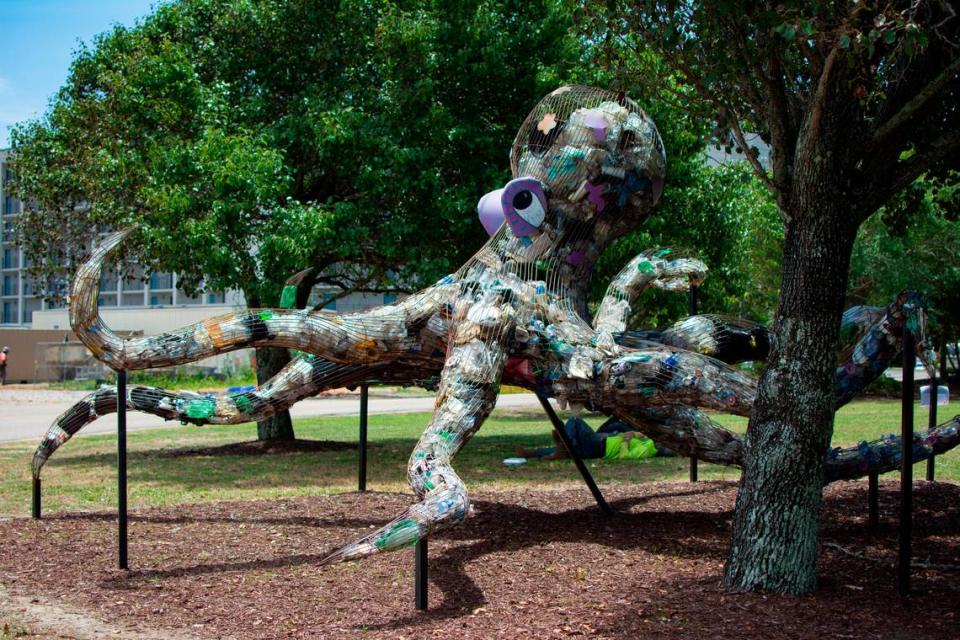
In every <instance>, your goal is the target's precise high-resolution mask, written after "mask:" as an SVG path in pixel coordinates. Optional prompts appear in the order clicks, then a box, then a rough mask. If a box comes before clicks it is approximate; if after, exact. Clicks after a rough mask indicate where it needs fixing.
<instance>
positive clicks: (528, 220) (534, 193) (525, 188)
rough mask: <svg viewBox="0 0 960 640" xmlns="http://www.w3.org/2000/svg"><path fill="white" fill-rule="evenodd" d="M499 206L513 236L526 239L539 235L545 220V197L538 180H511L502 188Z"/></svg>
mask: <svg viewBox="0 0 960 640" xmlns="http://www.w3.org/2000/svg"><path fill="white" fill-rule="evenodd" d="M500 204H501V205H502V207H503V214H504V217H505V218H506V219H507V224H508V225H510V230H511V231H512V232H513V235H515V236H517V237H518V238H526V237H529V236H532V235H534V234H536V233H539V231H540V228H541V227H542V226H543V221H544V219H545V218H546V213H547V196H546V194H545V193H544V191H543V186H542V185H541V184H540V182H539V181H538V180H536V179H534V178H517V179H516V180H511V181H510V182H508V183H507V186H505V187H504V188H503V194H502V195H501V196H500Z"/></svg>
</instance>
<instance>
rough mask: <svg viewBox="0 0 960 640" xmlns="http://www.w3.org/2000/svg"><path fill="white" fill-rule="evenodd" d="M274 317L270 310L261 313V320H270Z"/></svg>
mask: <svg viewBox="0 0 960 640" xmlns="http://www.w3.org/2000/svg"><path fill="white" fill-rule="evenodd" d="M272 317H273V311H270V309H264V310H263V311H261V312H260V319H261V320H269V319H270V318H272Z"/></svg>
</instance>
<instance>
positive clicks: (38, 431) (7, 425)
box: [0, 387, 539, 442]
mask: <svg viewBox="0 0 960 640" xmlns="http://www.w3.org/2000/svg"><path fill="white" fill-rule="evenodd" d="M85 395H87V392H84V391H50V390H46V389H18V388H17V387H5V388H4V389H3V390H0V416H2V418H0V442H10V441H14V440H37V441H38V442H39V441H40V438H42V437H43V434H44V433H46V431H47V428H49V426H50V425H51V424H52V423H53V421H54V420H55V419H56V418H57V416H59V415H60V414H61V413H62V412H63V411H65V410H66V409H67V408H69V407H70V406H71V405H72V404H73V403H74V402H76V401H77V400H79V399H81V398H83V397H84V396H85ZM536 406H539V403H538V402H537V398H536V396H534V395H533V394H531V393H518V394H508V395H502V396H500V399H499V401H498V402H497V407H501V408H525V407H536ZM432 409H433V396H409V397H407V396H401V397H396V396H394V397H377V396H376V394H375V392H373V391H372V392H371V395H370V413H371V414H378V413H411V412H415V411H431V410H432ZM359 412H360V397H359V395H345V396H334V397H327V398H308V399H306V400H303V401H301V402H298V403H297V404H295V405H294V406H293V407H292V409H291V410H290V413H291V414H292V415H293V417H294V418H305V417H314V416H351V415H358V414H359ZM179 426H180V423H179V422H176V421H174V420H163V419H162V418H158V417H156V416H151V415H148V414H145V413H139V412H136V411H131V412H129V413H128V414H127V429H128V430H130V431H136V430H139V429H156V428H163V427H179ZM116 429H117V421H116V418H115V417H114V416H105V417H103V418H101V419H99V420H97V421H96V422H93V423H91V424H89V425H87V426H85V427H84V428H83V430H82V431H81V432H80V435H89V434H94V433H113V432H115V431H116Z"/></svg>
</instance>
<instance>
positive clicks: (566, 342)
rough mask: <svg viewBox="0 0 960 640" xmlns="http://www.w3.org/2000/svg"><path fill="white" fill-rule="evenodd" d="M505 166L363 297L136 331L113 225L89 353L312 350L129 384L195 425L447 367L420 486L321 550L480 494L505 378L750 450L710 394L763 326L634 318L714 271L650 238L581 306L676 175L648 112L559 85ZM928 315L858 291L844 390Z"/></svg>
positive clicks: (836, 457) (712, 450)
mask: <svg viewBox="0 0 960 640" xmlns="http://www.w3.org/2000/svg"><path fill="white" fill-rule="evenodd" d="M511 168H512V171H513V175H514V176H515V177H514V179H513V180H511V181H510V182H509V183H507V185H506V186H505V187H504V188H503V189H498V190H496V191H493V192H491V193H489V194H487V195H486V196H484V197H483V199H482V200H481V201H480V204H479V205H478V213H479V215H480V219H481V222H482V223H483V225H484V227H485V228H486V229H487V230H488V232H489V233H490V234H491V237H490V239H489V240H488V241H487V242H486V243H485V244H484V245H483V247H482V248H481V249H480V250H479V251H478V252H477V253H476V254H475V255H474V256H473V257H472V258H471V259H470V260H469V261H468V262H467V263H466V264H465V265H464V266H463V267H462V268H461V269H460V270H459V271H457V272H456V273H455V274H452V275H450V276H447V277H445V278H443V279H441V280H440V281H439V282H437V283H436V284H434V285H433V286H431V287H428V288H426V289H424V290H422V291H420V292H418V293H416V294H414V295H412V296H409V297H408V298H406V299H404V300H402V301H400V302H397V303H396V304H391V305H386V306H382V307H378V308H375V309H373V310H370V311H366V312H362V313H352V314H336V313H334V312H329V311H306V310H294V309H259V310H244V311H240V312H237V313H233V314H228V315H224V316H220V317H216V318H211V319H208V320H205V321H203V322H201V323H198V324H195V325H191V326H188V327H185V328H182V329H180V330H177V331H174V332H170V333H165V334H162V335H157V336H150V337H136V338H126V339H124V338H122V337H120V336H118V335H117V334H116V333H114V332H113V331H112V330H111V329H110V328H109V327H107V326H106V325H105V324H104V323H103V321H102V320H101V318H100V316H99V313H98V310H97V297H98V288H99V281H100V273H101V269H102V266H103V263H104V261H105V259H106V257H107V255H108V254H109V252H110V251H111V250H112V249H114V248H115V247H116V246H117V245H118V244H119V243H120V242H121V241H122V239H123V238H124V237H126V235H127V234H129V233H130V232H131V230H126V231H123V232H120V233H117V234H115V235H113V236H111V237H110V238H108V239H107V240H106V241H104V242H103V244H102V245H101V246H100V247H99V248H98V249H97V251H95V252H94V254H93V256H92V257H91V258H90V260H89V261H88V262H87V263H86V264H85V265H83V266H82V267H81V268H80V269H79V271H78V272H77V275H76V277H75V280H74V284H73V291H72V294H71V300H70V316H71V324H72V326H73V328H74V331H75V332H76V334H77V335H78V336H79V338H80V339H81V340H82V341H83V343H84V344H85V345H86V346H87V347H88V348H89V349H90V350H91V351H92V352H93V353H94V355H96V356H97V357H98V358H99V359H100V360H102V361H103V362H105V363H106V364H108V365H109V366H111V367H113V368H114V369H117V370H119V369H127V370H135V369H147V368H154V367H162V366H169V365H175V364H182V363H187V362H192V361H196V360H199V359H201V358H205V357H208V356H211V355H215V354H219V353H224V352H227V351H232V350H236V349H242V348H250V347H266V346H272V347H286V348H289V349H296V350H299V351H300V352H301V353H299V354H298V355H297V356H296V357H295V358H294V359H293V361H292V362H291V363H290V364H289V365H288V366H287V367H286V368H285V369H284V370H283V371H281V372H280V373H279V374H278V375H277V376H275V377H274V378H273V379H272V380H270V381H268V382H267V383H265V384H264V385H262V386H260V387H258V388H257V389H255V390H253V391H248V392H243V393H237V394H227V395H220V396H210V395H198V394H191V393H187V392H179V393H171V392H167V391H164V390H162V389H156V388H150V387H141V386H134V387H132V388H130V389H129V391H128V395H127V398H126V402H127V406H128V407H129V408H132V409H137V410H140V411H146V412H150V413H153V414H156V415H160V416H163V417H165V418H168V419H178V420H181V421H183V422H192V423H196V424H209V423H216V424H224V423H236V422H246V421H251V420H257V419H262V418H264V417H267V416H269V415H272V414H273V413H275V412H277V411H280V410H283V409H285V408H287V407H289V406H290V405H291V404H293V403H295V402H297V401H298V400H300V399H302V398H305V397H308V396H312V395H315V394H316V393H318V392H319V391H321V390H323V389H327V388H332V387H339V386H349V385H356V384H360V383H362V382H364V381H369V380H374V379H375V380H388V381H399V382H409V383H422V381H424V380H435V381H436V380H437V377H439V379H438V382H437V395H436V404H435V409H434V412H433V417H432V419H431V421H430V423H429V424H428V425H427V427H426V429H425V431H424V432H423V434H422V436H421V438H420V440H419V442H418V443H417V445H416V447H415V448H414V450H413V453H412V455H411V457H410V460H409V464H408V470H407V475H408V479H409V482H410V485H411V487H412V488H413V492H414V495H415V497H416V501H415V503H414V504H412V505H411V506H410V507H409V508H408V509H406V510H405V511H404V512H403V513H401V514H399V515H398V516H397V517H396V518H395V519H393V520H392V521H390V522H389V523H387V524H385V525H384V526H383V527H381V528H380V529H378V530H377V531H375V532H374V533H372V534H370V535H368V536H365V537H364V538H362V539H360V540H357V541H355V542H353V543H351V544H348V545H346V546H344V547H342V548H340V549H339V550H337V551H334V552H333V553H331V554H330V555H329V556H328V557H327V558H326V560H325V562H326V563H335V562H342V561H346V560H353V559H357V558H361V557H364V556H369V555H372V554H375V553H379V552H382V551H390V550H393V549H397V548H401V547H405V546H409V545H411V544H414V543H415V542H416V541H417V540H419V539H421V538H424V537H426V536H428V535H430V534H431V533H433V532H436V531H439V530H441V529H443V528H446V527H449V526H452V525H455V524H458V523H460V522H462V521H463V520H464V519H466V518H467V516H468V515H469V514H470V511H471V507H470V500H469V497H468V494H467V489H466V486H465V484H464V482H463V480H462V479H461V478H460V477H459V476H458V475H457V473H456V471H455V470H454V467H453V459H454V457H455V456H456V454H457V453H458V452H459V451H460V449H461V448H463V447H464V446H465V445H466V444H467V442H468V441H469V440H470V438H471V437H472V436H473V435H474V434H475V433H476V432H477V430H479V429H480V427H481V426H482V425H483V422H484V420H485V419H486V418H487V416H489V414H490V412H491V410H492V409H493V407H494V405H495V403H496V399H497V395H498V392H499V388H500V385H501V383H509V384H512V385H518V386H522V387H525V388H528V389H533V390H537V391H538V392H541V393H543V394H545V395H547V396H550V397H554V398H558V399H560V400H561V401H563V402H567V403H570V404H571V405H582V406H587V407H589V408H591V409H592V410H595V411H599V412H602V413H605V414H607V415H612V416H617V417H619V418H620V419H622V420H624V421H626V422H628V423H629V424H631V425H632V426H633V427H634V428H636V429H637V430H638V431H641V432H643V433H645V434H646V435H648V436H650V437H651V438H652V439H653V440H654V441H655V442H656V443H657V444H658V445H659V446H667V447H670V448H671V449H673V450H675V451H677V452H678V453H680V454H682V455H687V456H695V457H697V458H698V459H701V460H705V461H709V462H715V463H720V464H726V465H740V464H741V462H742V457H743V440H742V438H741V436H739V435H737V434H735V433H733V432H730V431H728V430H727V429H725V428H723V427H721V426H719V425H718V424H716V423H715V422H713V421H712V420H711V419H710V418H709V417H708V415H707V414H706V413H704V411H703V409H709V410H715V411H720V412H727V413H732V414H736V415H748V414H749V412H750V409H751V406H752V404H753V400H754V397H755V394H756V383H755V381H754V380H753V379H752V378H751V377H749V376H747V375H745V374H744V373H743V372H741V371H740V370H738V369H736V368H734V367H733V366H731V365H732V364H734V363H736V362H738V361H744V360H763V359H764V358H765V357H766V354H767V350H768V346H769V335H768V332H767V329H766V328H765V327H763V326H761V325H757V324H754V323H750V322H746V321H742V320H734V319H730V318H725V317H721V316H713V315H699V316H692V317H689V318H685V319H683V320H681V321H679V322H678V323H676V324H674V325H673V326H671V327H670V328H668V329H666V330H664V331H652V332H650V331H648V332H628V331H626V326H627V320H628V317H629V314H630V311H631V309H632V308H633V305H634V304H635V302H636V300H637V299H638V297H639V296H640V295H641V294H642V292H643V291H644V290H646V289H648V288H650V287H655V288H660V289H665V290H670V291H681V290H685V289H687V288H688V287H689V286H691V285H693V284H698V283H699V282H700V281H701V280H702V279H703V278H704V276H705V274H706V271H707V268H706V265H704V264H703V263H702V262H700V261H699V260H697V259H696V258H693V257H689V256H685V255H683V254H680V253H677V252H674V251H672V250H670V249H664V248H656V249H651V250H648V251H645V252H643V253H641V254H640V255H638V256H636V257H635V258H634V259H633V260H631V261H630V262H629V263H628V264H627V265H626V266H625V267H624V269H623V270H622V271H621V272H620V273H619V274H618V275H617V276H616V278H615V279H614V280H613V282H612V283H611V284H610V286H609V288H608V289H607V293H606V295H605V297H604V298H603V301H602V302H601V304H600V306H599V308H598V310H597V312H596V314H595V316H594V319H593V322H592V324H591V323H589V322H588V321H587V320H586V319H585V318H586V315H587V314H586V292H587V289H588V284H589V281H590V278H591V275H592V272H593V267H594V264H595V263H596V260H597V259H598V257H599V256H600V254H601V253H602V251H603V250H604V249H605V248H606V247H607V246H608V245H609V244H610V243H611V242H613V241H614V240H616V239H617V238H619V237H620V236H622V235H624V234H625V233H627V232H629V231H631V230H633V229H636V228H637V227H638V226H639V225H640V224H641V223H642V222H643V221H644V220H645V219H646V218H647V217H648V216H649V215H650V213H651V212H652V211H653V209H654V206H655V205H656V202H657V200H658V199H659V197H660V194H661V191H662V189H663V184H664V176H665V171H666V155H665V151H664V148H663V144H662V142H661V139H660V135H659V133H658V131H657V128H656V126H655V125H654V123H653V121H652V120H651V119H650V118H649V117H648V116H647V115H646V114H645V113H644V112H643V111H642V110H641V109H640V108H639V107H638V106H637V105H636V104H635V103H634V102H633V101H631V100H629V99H627V98H626V97H624V96H623V95H617V94H614V93H610V92H607V91H603V90H598V89H593V88H589V87H562V88H560V89H557V90H556V91H554V92H552V93H551V94H549V95H548V96H546V97H545V98H543V100H541V101H540V103H539V104H537V106H536V107H535V108H534V110H533V111H532V112H531V113H530V115H529V116H528V117H527V119H526V120H525V122H524V123H523V125H522V126H521V128H520V131H519V133H518V134H517V137H516V140H515V142H514V144H513V148H512V152H511ZM923 314H924V311H923V305H922V301H921V299H920V297H919V296H918V295H917V294H914V293H911V292H904V293H902V294H901V295H900V296H898V298H897V299H896V300H895V301H893V302H892V303H891V304H890V305H888V306H887V307H886V308H873V307H854V308H853V309H850V310H849V311H848V312H847V313H846V314H844V319H843V325H842V326H843V328H842V335H843V336H844V338H845V347H844V348H843V349H842V350H841V352H840V354H839V362H840V365H839V366H838V369H837V404H838V406H839V405H841V404H843V403H845V402H847V401H849V400H850V398H852V397H853V396H854V395H855V394H856V393H857V392H859V391H860V390H862V389H863V387H864V386H866V384H868V383H869V382H870V381H871V380H873V379H874V378H876V377H877V376H878V375H880V373H882V371H883V370H884V369H885V368H886V367H887V366H888V365H889V363H890V362H891V360H892V359H893V357H894V356H895V355H896V353H897V351H898V349H899V339H900V338H899V336H900V333H901V328H902V327H903V325H904V323H905V322H906V323H909V324H910V325H911V327H912V328H914V329H915V330H918V331H919V330H920V329H922V323H923V318H924V315H923ZM115 410H116V390H115V389H113V388H109V387H105V388H102V389H100V390H98V391H97V392H95V393H93V394H91V395H90V396H88V397H87V398H85V399H84V400H81V401H80V402H78V403H77V404H75V405H74V406H73V407H71V408H70V409H68V410H67V411H66V412H65V413H64V414H63V415H61V416H60V418H58V419H57V421H56V423H55V424H54V425H53V426H52V427H51V428H50V429H49V431H48V432H47V434H46V435H45V437H44V439H43V441H42V442H41V444H40V446H39V447H38V449H37V452H36V454H35V456H34V460H33V473H34V477H39V474H40V470H41V468H42V467H43V465H44V463H45V462H46V461H47V459H48V458H49V457H50V455H51V454H52V453H53V451H55V450H56V449H57V448H58V447H59V446H60V445H62V444H63V443H64V442H65V441H66V440H68V439H69V438H70V437H71V436H72V435H74V434H75V433H76V432H77V431H79V430H80V429H81V428H82V427H83V426H84V425H85V424H88V423H89V422H91V421H93V420H95V419H96V418H97V417H99V416H101V415H104V414H107V413H110V412H112V411H115ZM958 440H960V435H958V419H957V418H954V419H953V420H951V421H949V422H947V423H944V424H943V425H941V426H940V427H937V428H936V429H933V430H930V431H929V432H927V433H925V434H918V436H917V440H916V442H915V449H916V451H915V456H916V458H917V459H922V458H924V457H927V456H929V455H931V454H934V453H940V452H942V451H945V450H947V449H949V448H951V447H953V446H955V445H956V444H957V442H958ZM898 464H899V444H898V442H897V439H896V438H893V437H888V438H885V439H882V440H878V441H875V442H871V443H860V445H858V446H856V447H850V448H847V449H840V448H837V449H833V450H831V451H830V453H829V456H828V460H827V461H826V470H827V471H826V478H825V481H827V482H829V481H832V480H836V479H842V478H854V477H858V476H862V475H865V474H866V473H868V472H871V471H886V470H891V469H893V468H896V467H897V465H898Z"/></svg>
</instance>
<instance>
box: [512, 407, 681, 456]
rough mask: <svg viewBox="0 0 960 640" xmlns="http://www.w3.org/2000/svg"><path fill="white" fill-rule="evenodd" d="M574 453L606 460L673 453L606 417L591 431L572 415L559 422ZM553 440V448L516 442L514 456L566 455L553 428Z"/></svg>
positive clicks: (621, 423) (561, 442)
mask: <svg viewBox="0 0 960 640" xmlns="http://www.w3.org/2000/svg"><path fill="white" fill-rule="evenodd" d="M563 430H564V431H566V433H567V437H568V438H569V439H570V442H571V443H572V444H573V449H574V452H575V453H576V454H577V455H578V456H580V457H581V458H604V459H606V460H643V459H645V458H652V457H654V456H675V455H677V454H676V453H674V452H673V451H671V450H670V449H667V448H665V447H663V448H660V449H657V447H656V445H654V443H653V440H651V439H650V438H648V437H646V436H644V435H643V434H641V433H637V432H635V431H633V430H632V429H631V428H630V425H628V424H626V423H625V422H622V421H620V420H618V419H617V418H609V419H608V420H607V421H606V422H604V423H603V424H602V425H600V428H599V429H597V430H596V431H594V430H593V429H592V428H590V425H588V424H587V423H586V422H585V421H583V420H581V419H580V418H578V417H576V416H573V417H572V418H570V419H569V420H567V422H566V423H565V424H564V425H563ZM551 433H552V435H553V440H554V442H555V443H556V445H555V446H553V447H538V448H536V449H525V448H524V447H522V446H520V445H517V449H516V451H517V455H518V456H521V457H524V458H541V459H543V460H557V459H559V458H566V457H567V456H568V453H567V450H566V447H564V445H563V441H562V440H561V439H560V436H559V435H558V434H557V432H556V431H553V432H551Z"/></svg>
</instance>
